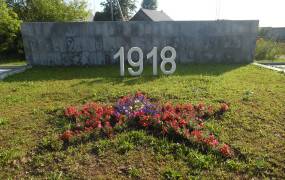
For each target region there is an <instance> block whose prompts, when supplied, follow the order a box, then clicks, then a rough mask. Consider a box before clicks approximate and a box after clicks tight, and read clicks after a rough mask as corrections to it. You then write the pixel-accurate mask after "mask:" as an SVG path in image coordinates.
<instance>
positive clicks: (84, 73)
mask: <svg viewBox="0 0 285 180" xmlns="http://www.w3.org/2000/svg"><path fill="white" fill-rule="evenodd" d="M246 65H247V64H234V65H229V64H227V65H225V64H199V65H198V64H188V65H178V66H177V69H176V72H175V74H174V76H195V75H198V76H199V75H205V76H219V75H222V74H224V73H226V72H229V71H232V70H234V69H238V68H240V67H243V66H246ZM159 71H160V70H159ZM125 73H126V74H128V70H127V68H126V70H125ZM164 76H165V75H162V74H161V72H160V75H159V76H158V77H155V76H153V75H152V67H150V66H147V67H145V69H144V73H143V75H142V76H140V77H130V76H129V75H127V76H126V77H120V72H119V65H117V66H114V65H113V66H108V67H107V66H98V67H33V68H32V69H29V70H27V71H26V72H24V73H21V74H17V75H14V76H11V77H9V78H7V79H5V80H4V82H21V81H54V80H76V79H94V81H88V82H84V81H82V83H92V84H93V83H102V82H112V83H114V84H116V83H124V84H128V85H132V84H140V83H144V82H148V81H153V80H155V79H157V78H160V77H164Z"/></svg>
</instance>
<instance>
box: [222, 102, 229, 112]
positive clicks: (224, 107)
mask: <svg viewBox="0 0 285 180" xmlns="http://www.w3.org/2000/svg"><path fill="white" fill-rule="evenodd" d="M229 109H230V108H229V106H228V105H227V104H226V103H222V104H221V108H220V110H221V111H222V112H226V111H228V110H229Z"/></svg>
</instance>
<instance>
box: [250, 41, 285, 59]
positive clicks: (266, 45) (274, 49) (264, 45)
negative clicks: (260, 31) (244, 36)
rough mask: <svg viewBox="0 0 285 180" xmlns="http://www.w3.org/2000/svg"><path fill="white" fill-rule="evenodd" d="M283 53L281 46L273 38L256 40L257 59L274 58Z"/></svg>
mask: <svg viewBox="0 0 285 180" xmlns="http://www.w3.org/2000/svg"><path fill="white" fill-rule="evenodd" d="M280 53H281V47H280V46H279V44H278V43H277V42H274V41H272V40H264V39H262V38H260V39H258V40H257V42H256V50H255V59H256V60H274V59H275V58H277V57H278V55H280Z"/></svg>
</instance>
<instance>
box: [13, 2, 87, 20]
mask: <svg viewBox="0 0 285 180" xmlns="http://www.w3.org/2000/svg"><path fill="white" fill-rule="evenodd" d="M10 6H11V7H13V8H14V11H15V12H16V13H17V14H19V16H20V19H22V20H23V21H32V22H35V21H39V22H48V21H84V20H86V19H87V18H88V16H90V12H89V11H88V10H87V1H85V0H71V1H64V0H44V1H43V0H27V1H19V2H15V3H10Z"/></svg>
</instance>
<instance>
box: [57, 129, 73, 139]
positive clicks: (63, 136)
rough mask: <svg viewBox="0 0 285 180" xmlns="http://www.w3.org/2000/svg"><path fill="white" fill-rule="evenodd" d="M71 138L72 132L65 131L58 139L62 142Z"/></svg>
mask: <svg viewBox="0 0 285 180" xmlns="http://www.w3.org/2000/svg"><path fill="white" fill-rule="evenodd" d="M72 136H73V132H72V131H70V130H67V131H65V132H64V133H63V134H62V135H61V137H60V139H61V140H63V141H69V140H70V139H71V138H72Z"/></svg>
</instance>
